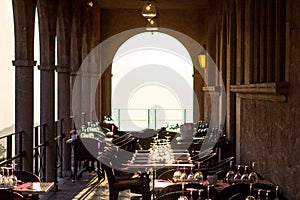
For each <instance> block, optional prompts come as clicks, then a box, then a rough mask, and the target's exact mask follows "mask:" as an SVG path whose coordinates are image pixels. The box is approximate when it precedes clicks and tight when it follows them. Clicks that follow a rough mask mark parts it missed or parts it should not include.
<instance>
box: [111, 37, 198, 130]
mask: <svg viewBox="0 0 300 200" xmlns="http://www.w3.org/2000/svg"><path fill="white" fill-rule="evenodd" d="M193 73H194V68H193V63H192V59H191V57H190V55H189V52H188V51H187V49H186V48H185V47H184V45H183V44H182V43H181V42H179V41H178V40H177V39H176V38H174V37H172V36H170V35H167V34H165V33H160V32H155V33H150V32H144V33H140V34H137V35H135V36H133V37H131V38H129V39H128V40H127V41H125V42H124V43H123V44H122V45H121V46H120V47H119V49H118V50H117V52H116V54H115V56H114V59H113V63H112V87H111V88H112V91H111V92H112V93H111V94H112V95H111V113H112V117H113V119H114V120H115V121H116V123H117V124H118V125H119V127H120V128H121V129H122V130H143V129H146V128H151V129H158V128H161V127H162V126H175V125H177V124H181V123H185V122H193V93H194V92H193Z"/></svg>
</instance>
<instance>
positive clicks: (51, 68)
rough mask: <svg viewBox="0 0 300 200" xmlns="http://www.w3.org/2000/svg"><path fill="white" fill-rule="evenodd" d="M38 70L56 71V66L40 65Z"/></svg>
mask: <svg viewBox="0 0 300 200" xmlns="http://www.w3.org/2000/svg"><path fill="white" fill-rule="evenodd" d="M38 69H39V70H41V71H52V70H53V71H54V70H55V69H56V66H55V65H39V66H38Z"/></svg>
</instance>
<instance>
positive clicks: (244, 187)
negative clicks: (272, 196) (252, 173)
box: [219, 183, 250, 200]
mask: <svg viewBox="0 0 300 200" xmlns="http://www.w3.org/2000/svg"><path fill="white" fill-rule="evenodd" d="M249 194H250V185H249V184H244V183H241V184H234V185H230V186H227V187H225V188H224V189H223V190H221V191H220V194H219V199H220V200H228V199H230V198H238V197H241V196H243V197H245V198H246V197H247V196H248V195H249ZM245 198H243V199H245Z"/></svg>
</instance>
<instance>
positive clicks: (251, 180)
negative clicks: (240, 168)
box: [248, 162, 258, 183]
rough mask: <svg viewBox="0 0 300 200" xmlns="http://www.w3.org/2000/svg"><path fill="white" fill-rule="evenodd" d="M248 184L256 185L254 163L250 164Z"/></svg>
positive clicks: (256, 178)
mask: <svg viewBox="0 0 300 200" xmlns="http://www.w3.org/2000/svg"><path fill="white" fill-rule="evenodd" d="M248 178H249V181H250V183H256V182H257V181H258V176H257V174H256V172H255V162H252V169H251V173H250V174H249V176H248Z"/></svg>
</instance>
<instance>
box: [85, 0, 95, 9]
mask: <svg viewBox="0 0 300 200" xmlns="http://www.w3.org/2000/svg"><path fill="white" fill-rule="evenodd" d="M94 5H95V2H94V0H87V1H86V6H87V7H89V8H92V7H94Z"/></svg>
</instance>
